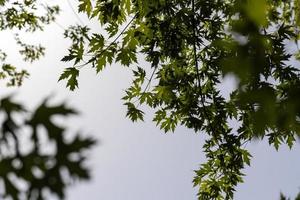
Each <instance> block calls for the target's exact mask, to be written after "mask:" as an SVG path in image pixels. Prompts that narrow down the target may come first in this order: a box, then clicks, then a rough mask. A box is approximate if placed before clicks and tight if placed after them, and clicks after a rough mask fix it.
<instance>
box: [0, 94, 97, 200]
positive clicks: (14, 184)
mask: <svg viewBox="0 0 300 200" xmlns="http://www.w3.org/2000/svg"><path fill="white" fill-rule="evenodd" d="M0 114H1V116H2V118H1V121H0V180H1V182H2V183H3V186H4V190H3V191H2V190H1V193H0V198H1V199H6V198H10V199H14V200H20V199H32V200H34V199H37V200H38V199H39V200H42V199H48V198H49V193H51V194H53V195H56V196H57V197H58V198H59V199H63V198H64V195H65V189H66V187H67V186H68V185H69V184H70V183H72V182H73V181H74V180H88V179H89V178H90V171H89V169H88V168H87V167H86V163H85V160H86V153H85V152H86V150H88V149H90V148H91V147H92V146H93V145H94V144H95V140H94V139H92V138H90V137H86V138H82V137H81V136H80V134H76V135H75V136H74V137H73V138H72V139H66V137H65V131H66V129H65V128H64V127H62V126H60V125H58V124H57V123H56V122H54V121H53V117H67V116H69V115H74V114H76V112H75V111H74V110H73V109H71V108H69V107H67V106H66V105H65V104H57V105H53V106H50V105H48V103H47V100H46V101H44V102H43V103H42V104H41V105H39V106H38V107H37V108H36V109H35V110H34V111H33V112H28V111H27V110H26V109H25V108H24V107H23V105H21V104H19V103H16V102H15V101H14V100H12V98H11V97H7V98H3V99H1V100H0Z"/></svg>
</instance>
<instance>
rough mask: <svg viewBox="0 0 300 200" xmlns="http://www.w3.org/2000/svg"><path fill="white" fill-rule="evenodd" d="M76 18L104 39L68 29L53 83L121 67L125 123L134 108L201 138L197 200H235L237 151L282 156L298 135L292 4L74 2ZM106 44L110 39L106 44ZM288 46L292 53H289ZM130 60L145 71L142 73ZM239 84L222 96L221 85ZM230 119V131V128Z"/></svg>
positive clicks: (254, 0)
mask: <svg viewBox="0 0 300 200" xmlns="http://www.w3.org/2000/svg"><path fill="white" fill-rule="evenodd" d="M78 4H79V7H78V8H79V12H82V13H85V14H86V15H87V16H88V17H89V18H90V19H95V20H97V21H98V22H99V23H100V24H101V25H102V27H103V29H104V30H105V31H106V33H104V34H100V33H99V32H92V31H91V30H90V29H89V28H88V27H86V26H72V27H70V29H68V30H67V31H66V32H65V37H66V38H69V39H70V40H71V41H72V45H71V46H70V48H69V53H68V55H66V56H65V57H64V58H63V59H62V60H63V61H65V62H70V61H72V62H73V67H69V68H66V69H65V71H64V72H63V73H62V75H61V76H60V78H59V80H65V79H66V80H67V87H69V88H70V89H71V90H74V89H76V87H77V86H78V82H77V77H78V76H79V75H80V69H81V68H83V67H86V66H91V67H92V68H94V69H95V70H96V71H97V72H100V71H101V70H103V69H104V67H106V66H107V65H110V64H113V63H120V64H121V65H124V66H127V67H129V68H130V69H132V72H133V77H134V81H133V82H132V85H131V87H130V88H128V89H127V90H126V94H125V96H124V98H123V100H124V101H125V105H126V106H127V108H128V112H127V116H128V117H129V118H130V119H131V120H132V121H137V120H143V115H144V112H143V111H142V110H141V107H140V105H148V106H149V107H151V108H153V109H154V110H155V115H154V117H153V121H154V122H156V123H157V125H158V126H159V127H160V128H161V129H163V130H164V131H166V132H168V131H174V130H175V128H176V126H178V125H184V126H186V127H187V128H190V129H194V131H195V132H199V131H201V132H203V133H205V134H206V135H207V140H206V141H205V144H204V146H203V150H204V152H205V154H206V158H207V161H206V162H205V163H203V164H201V166H200V169H198V170H196V171H195V177H194V180H193V182H194V186H195V187H197V188H198V189H199V190H198V191H199V192H198V198H199V199H201V200H202V199H203V200H204V199H233V195H234V191H235V187H236V185H237V184H238V183H240V182H242V180H243V176H244V175H243V172H242V170H243V168H244V167H245V165H250V158H251V155H250V153H249V152H248V151H247V149H245V148H244V144H246V143H247V142H249V141H251V140H253V139H255V138H256V139H267V140H268V141H269V143H270V145H274V147H275V148H276V149H278V148H279V146H280V145H281V144H287V145H288V146H289V147H290V148H291V147H292V146H293V144H294V143H295V141H296V138H297V137H298V136H299V133H300V132H299V131H300V126H299V122H300V121H299V119H300V118H299V117H300V101H299V97H300V96H299V94H300V86H299V85H300V84H299V83H300V79H299V67H298V66H299V63H298V60H297V59H299V57H300V56H299V55H300V54H299V50H298V39H299V28H300V15H299V6H300V4H299V0H291V1H284V0H231V1H229V0H211V1H207V0H174V1H170V0H96V1H91V0H79V1H78ZM109 39H111V40H112V41H109ZM287 45H289V46H290V47H288V46H287ZM138 57H141V58H143V59H144V60H145V61H147V62H148V63H149V66H141V65H140V63H139V62H138ZM228 74H232V75H234V77H235V78H236V79H237V82H238V83H237V85H236V89H234V91H232V92H231V95H230V97H229V98H225V97H224V96H222V94H221V92H220V87H219V85H220V84H221V83H222V80H223V77H225V76H227V75H228ZM230 120H231V121H235V125H238V126H239V127H238V129H235V128H234V126H233V125H232V124H230V123H229V121H230Z"/></svg>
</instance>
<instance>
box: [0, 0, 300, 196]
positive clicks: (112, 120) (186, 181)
mask: <svg viewBox="0 0 300 200" xmlns="http://www.w3.org/2000/svg"><path fill="white" fill-rule="evenodd" d="M53 2H59V1H57V0H55V1H53ZM59 4H60V5H61V8H62V10H63V12H62V13H61V15H60V17H59V19H58V23H59V24H60V26H63V27H67V26H68V25H70V24H73V23H76V22H77V23H78V21H77V18H76V17H75V16H74V14H73V12H72V11H71V9H70V7H69V5H68V3H67V1H63V3H62V1H60V3H59ZM81 18H82V20H83V21H84V22H85V23H89V25H91V26H93V29H94V30H101V28H100V26H97V25H95V24H92V23H90V22H89V21H88V20H86V19H85V18H84V17H82V16H81ZM62 33H63V31H62V29H61V28H60V27H59V25H57V24H52V25H50V26H48V27H47V28H46V29H45V31H44V32H41V33H37V34H36V35H35V36H23V38H25V39H27V40H28V41H34V42H41V43H43V44H44V45H45V46H46V47H47V51H46V56H45V57H44V58H42V59H41V60H40V61H38V62H36V63H34V64H32V65H30V64H26V65H29V66H28V67H27V68H26V69H28V70H29V71H30V72H31V77H30V78H29V79H27V80H26V81H25V82H24V85H23V86H22V87H20V88H5V87H2V90H1V91H2V92H1V93H0V96H1V97H3V96H6V95H7V94H12V93H13V94H16V95H15V98H16V99H17V100H20V101H22V102H24V103H25V104H26V105H27V107H29V108H33V107H34V106H35V105H37V104H38V103H39V102H41V101H42V100H43V98H45V97H48V96H50V95H51V96H53V98H52V102H60V101H66V102H68V104H69V105H70V106H73V107H75V108H76V109H77V110H79V111H80V112H81V115H80V116H78V117H72V118H71V119H68V120H66V122H65V123H66V124H67V125H68V126H69V128H70V130H72V131H77V130H82V132H83V133H84V134H86V135H92V136H94V137H95V138H97V139H98V140H99V141H100V144H99V145H98V146H97V147H96V148H94V149H92V151H90V160H89V163H88V164H89V167H90V168H91V170H92V178H93V179H92V181H90V182H82V183H76V184H75V185H74V186H72V187H70V188H69V189H68V191H67V198H66V199H67V200H83V199H88V200H192V199H194V200H196V199H197V198H196V193H197V191H196V190H195V189H194V188H193V187H192V179H193V176H194V173H193V170H196V169H198V167H199V165H200V164H201V163H203V162H204V161H205V155H204V153H203V152H202V145H203V141H204V134H195V133H193V131H191V130H188V129H186V128H184V127H179V128H178V129H177V130H176V131H175V133H169V134H165V133H163V132H162V131H161V130H159V129H158V128H157V127H155V124H154V123H153V122H152V121H151V116H152V111H151V110H147V109H146V113H147V115H146V119H145V122H144V123H142V122H139V123H132V122H131V121H130V120H129V119H127V118H125V114H126V107H125V106H124V105H123V102H122V101H121V97H122V96H123V95H124V90H125V89H126V88H127V86H129V85H130V82H131V80H132V77H131V73H130V69H128V68H124V67H120V66H119V65H118V64H114V65H113V66H110V67H108V68H106V69H105V70H104V71H102V72H101V73H99V74H98V75H96V73H95V71H94V70H93V69H91V68H90V67H86V68H84V69H82V71H81V74H80V79H79V89H77V90H76V91H75V92H70V91H69V90H68V89H66V88H65V82H59V83H58V82H57V80H58V77H59V75H60V73H61V72H62V71H63V69H64V68H65V67H70V66H69V65H68V64H66V63H62V62H60V59H61V58H62V57H63V56H64V55H65V54H66V52H67V47H68V45H69V42H68V41H66V40H64V39H63V35H62ZM1 37H2V38H3V37H5V40H1V41H0V45H1V48H2V47H4V48H3V49H7V50H8V51H9V56H10V57H9V59H10V60H11V61H12V62H14V63H16V64H17V65H24V63H22V62H21V61H20V59H19V58H18V57H15V54H16V50H15V48H14V46H13V45H12V42H13V40H12V39H13V37H12V34H11V33H1ZM231 82H232V81H230V80H228V81H226V83H225V84H224V85H223V89H224V94H225V93H226V92H227V93H228V90H229V88H231V84H232V83H231ZM70 132H71V131H70ZM247 148H248V149H249V150H250V152H251V154H252V155H253V159H252V162H251V167H249V168H247V169H246V170H245V171H244V173H245V174H246V175H247V176H246V177H245V179H244V180H245V182H244V183H243V184H240V185H239V186H238V187H237V192H236V195H235V199H236V200H253V199H258V200H260V199H270V200H271V199H272V200H276V199H279V193H280V192H283V193H285V194H287V195H290V196H291V197H294V196H295V195H296V193H297V192H298V191H300V173H299V170H298V169H299V168H300V156H299V152H300V148H299V144H297V145H296V146H295V147H294V148H293V150H292V151H290V150H289V149H288V148H287V147H283V146H282V147H281V148H280V150H279V152H276V151H275V150H274V148H273V147H269V145H268V143H267V142H266V141H263V142H261V141H258V142H253V143H251V144H248V146H247ZM49 199H50V198H49Z"/></svg>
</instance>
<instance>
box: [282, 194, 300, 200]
mask: <svg viewBox="0 0 300 200" xmlns="http://www.w3.org/2000/svg"><path fill="white" fill-rule="evenodd" d="M280 200H291V199H290V198H287V197H285V196H284V195H283V194H280ZM295 200H300V193H299V194H298V195H297V196H296V197H295Z"/></svg>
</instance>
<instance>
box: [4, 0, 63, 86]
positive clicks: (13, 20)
mask: <svg viewBox="0 0 300 200" xmlns="http://www.w3.org/2000/svg"><path fill="white" fill-rule="evenodd" d="M58 13H59V7H58V6H50V5H46V4H43V3H41V2H39V1H36V0H22V1H14V0H0V31H6V30H10V31H15V32H20V31H23V32H24V31H25V32H28V33H34V32H36V31H39V30H43V27H44V26H45V25H47V24H49V23H51V22H52V21H54V20H55V16H56V15H57V14H58ZM15 39H16V44H17V45H18V46H19V47H20V49H19V53H20V55H21V56H22V57H23V60H24V61H28V62H33V61H35V60H37V59H39V58H40V57H41V56H43V55H44V50H45V49H44V47H42V46H41V45H31V44H26V43H24V42H22V40H21V39H20V37H19V36H18V35H16V36H15ZM15 56H16V55H15ZM6 57H7V55H6V53H5V52H4V51H2V50H1V49H0V80H5V82H6V84H7V86H20V85H21V84H22V81H23V79H24V78H27V77H28V76H29V74H28V72H27V71H26V70H19V69H17V68H16V67H15V66H14V65H13V64H9V63H7V61H6Z"/></svg>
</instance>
